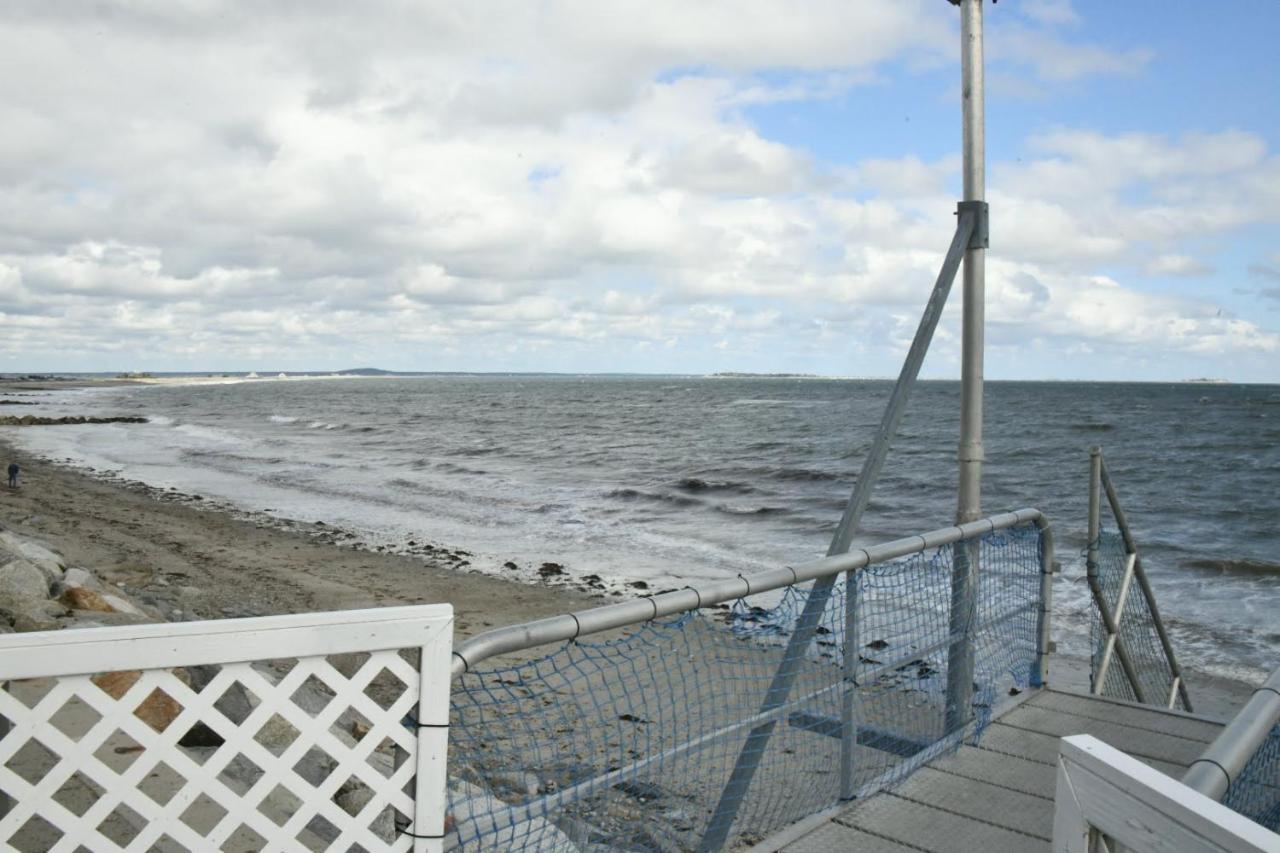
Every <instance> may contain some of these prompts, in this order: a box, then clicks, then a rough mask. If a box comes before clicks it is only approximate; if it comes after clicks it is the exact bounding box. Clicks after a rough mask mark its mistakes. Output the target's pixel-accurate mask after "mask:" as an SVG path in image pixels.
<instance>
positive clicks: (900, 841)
mask: <svg viewBox="0 0 1280 853" xmlns="http://www.w3.org/2000/svg"><path fill="white" fill-rule="evenodd" d="M1222 729H1223V725H1222V724H1221V723H1218V722H1214V721H1212V720H1209V719H1207V718H1205V717H1200V716H1196V715H1194V714H1189V713H1186V712H1181V711H1166V710H1160V709H1157V708H1151V707H1147V706H1142V705H1137V704H1134V703H1130V702H1125V701H1120V700H1115V699H1107V698H1103V697H1098V696H1084V695H1080V694H1075V693H1064V692H1062V691H1058V690H1051V689H1044V690H1038V691H1034V692H1033V693H1031V694H1030V695H1029V696H1028V697H1027V698H1026V699H1025V700H1024V701H1023V702H1021V703H1019V704H1017V705H1016V706H1014V707H1013V708H1011V709H1010V710H1008V711H1007V712H1006V713H1005V714H1003V715H1002V716H1001V717H999V719H997V720H996V721H995V722H993V723H992V724H991V726H990V727H989V728H988V729H987V731H986V732H985V733H984V734H983V736H982V739H981V740H980V741H979V742H978V745H977V746H964V747H961V748H960V750H959V751H958V752H955V753H952V754H949V755H945V756H943V757H941V758H938V759H936V760H934V761H932V762H930V763H929V764H927V765H925V766H924V767H922V768H921V769H919V770H918V771H916V772H915V773H914V774H913V775H912V776H911V777H910V778H908V779H907V780H906V781H905V782H903V783H902V784H901V785H899V786H898V787H897V788H895V789H893V790H891V791H887V792H884V793H880V794H877V795H875V796H872V797H869V798H867V799H865V800H861V801H858V802H855V803H853V804H851V805H849V806H845V807H843V808H841V809H840V810H839V811H837V812H835V813H834V814H828V815H825V816H822V817H820V818H818V819H817V820H810V821H806V822H804V823H802V824H799V825H797V826H795V827H793V828H792V829H791V830H790V831H789V832H786V833H783V834H779V835H777V836H775V837H774V838H772V839H770V840H769V841H767V842H765V843H764V844H762V845H759V846H758V847H756V848H754V849H755V851H757V853H764V851H766V850H782V851H786V852H787V853H820V851H821V853H826V851H832V850H858V851H866V853H908V851H916V853H919V851H930V853H933V852H934V851H937V853H950V851H956V850H1000V851H1021V850H1026V851H1047V850H1049V849H1050V848H1051V838H1052V835H1053V820H1054V790H1055V785H1056V777H1057V766H1056V763H1057V759H1058V749H1059V738H1061V737H1064V736H1068V735H1077V734H1089V735H1093V736H1094V737H1096V738H1098V739H1099V740H1101V741H1103V742H1105V743H1108V744H1110V745H1111V746H1114V747H1116V748H1117V749H1120V750H1122V751H1124V752H1125V753H1127V754H1129V755H1131V756H1133V757H1134V758H1136V759H1138V760H1139V761H1141V762H1143V763H1144V764H1147V765H1149V766H1150V767H1153V768H1155V769H1157V770H1159V771H1161V772H1162V773H1165V774H1167V775H1169V776H1171V777H1173V778H1175V779H1179V778H1181V777H1182V775H1183V773H1184V772H1185V771H1186V770H1187V768H1188V766H1190V764H1191V763H1192V762H1194V761H1195V760H1196V759H1197V758H1199V757H1200V756H1201V755H1202V754H1203V753H1204V752H1205V750H1206V749H1207V748H1208V746H1209V744H1210V743H1211V742H1212V741H1213V740H1214V738H1215V737H1217V735H1218V734H1219V732H1221V731H1222Z"/></svg>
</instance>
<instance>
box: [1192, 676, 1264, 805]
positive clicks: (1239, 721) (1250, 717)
mask: <svg viewBox="0 0 1280 853" xmlns="http://www.w3.org/2000/svg"><path fill="white" fill-rule="evenodd" d="M1277 725H1280V668H1277V669H1276V671H1275V672H1273V673H1271V677H1270V678H1268V679H1267V680H1266V681H1265V682H1263V684H1262V686H1261V687H1259V688H1258V689H1257V690H1256V691H1254V694H1253V696H1252V697H1251V698H1250V699H1249V701H1248V702H1246V703H1245V705H1244V707H1243V708H1241V709H1240V711H1239V712H1238V713H1237V714H1236V715H1235V717H1234V718H1233V719H1232V720H1231V722H1230V723H1228V724H1227V727H1226V728H1224V729H1223V730H1222V731H1221V732H1220V733H1219V734H1218V736H1217V737H1216V738H1214V740H1213V743H1211V744H1209V748H1208V749H1206V750H1205V752H1204V754H1203V755H1201V756H1200V757H1199V758H1197V759H1196V760H1195V761H1193V762H1192V763H1191V767H1189V768H1188V769H1187V772H1186V774H1185V775H1184V776H1183V777H1182V782H1183V784H1184V785H1186V786H1188V787H1190V788H1195V789H1196V790H1197V791H1199V792H1200V793H1202V794H1204V795H1205V796H1207V797H1211V798H1213V799H1215V800H1221V799H1222V798H1223V797H1225V796H1226V794H1227V791H1228V790H1230V788H1231V785H1232V784H1233V783H1235V782H1236V781H1238V780H1239V778H1240V772H1241V771H1242V770H1244V767H1245V765H1246V764H1248V763H1249V759H1251V758H1253V756H1254V754H1255V753H1256V752H1257V751H1258V749H1259V747H1261V746H1262V744H1263V743H1264V742H1265V741H1266V739H1267V738H1268V736H1270V734H1271V731H1272V729H1274V728H1275V727H1276V726H1277Z"/></svg>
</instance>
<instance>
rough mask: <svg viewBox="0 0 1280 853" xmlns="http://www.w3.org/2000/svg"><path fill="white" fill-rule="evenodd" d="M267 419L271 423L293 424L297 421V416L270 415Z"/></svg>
mask: <svg viewBox="0 0 1280 853" xmlns="http://www.w3.org/2000/svg"><path fill="white" fill-rule="evenodd" d="M267 420H269V421H271V422H272V423H273V424H293V423H297V422H298V418H297V417H295V416H292V415H272V416H271V417H269V418H267Z"/></svg>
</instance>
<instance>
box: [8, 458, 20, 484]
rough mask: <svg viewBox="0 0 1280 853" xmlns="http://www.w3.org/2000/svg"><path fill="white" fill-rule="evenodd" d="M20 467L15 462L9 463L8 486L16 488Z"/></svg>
mask: <svg viewBox="0 0 1280 853" xmlns="http://www.w3.org/2000/svg"><path fill="white" fill-rule="evenodd" d="M21 470H22V469H21V468H19V467H18V463H17V462H10V463H9V488H11V489H16V488H18V472H19V471H21Z"/></svg>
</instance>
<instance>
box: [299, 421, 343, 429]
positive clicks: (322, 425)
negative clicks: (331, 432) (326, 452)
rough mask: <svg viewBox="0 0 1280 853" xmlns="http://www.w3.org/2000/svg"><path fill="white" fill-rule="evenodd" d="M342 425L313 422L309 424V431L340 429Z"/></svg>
mask: <svg viewBox="0 0 1280 853" xmlns="http://www.w3.org/2000/svg"><path fill="white" fill-rule="evenodd" d="M340 428H341V425H340V424H331V423H329V422H328V421H312V422H311V423H309V424H307V429H340Z"/></svg>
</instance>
